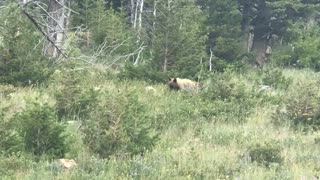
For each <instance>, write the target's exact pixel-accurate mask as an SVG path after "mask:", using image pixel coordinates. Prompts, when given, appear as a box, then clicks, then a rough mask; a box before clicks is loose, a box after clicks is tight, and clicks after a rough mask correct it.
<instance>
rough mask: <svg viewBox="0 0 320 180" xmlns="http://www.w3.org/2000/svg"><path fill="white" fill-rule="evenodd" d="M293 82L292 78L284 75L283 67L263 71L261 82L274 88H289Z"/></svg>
mask: <svg viewBox="0 0 320 180" xmlns="http://www.w3.org/2000/svg"><path fill="white" fill-rule="evenodd" d="M291 83H292V79H290V78H287V77H285V76H284V75H283V73H282V70H281V69H277V68H272V69H271V68H267V69H265V70H263V71H262V75H261V84H263V85H268V86H271V87H274V88H280V89H281V88H282V89H287V88H288V87H289V85H290V84H291Z"/></svg>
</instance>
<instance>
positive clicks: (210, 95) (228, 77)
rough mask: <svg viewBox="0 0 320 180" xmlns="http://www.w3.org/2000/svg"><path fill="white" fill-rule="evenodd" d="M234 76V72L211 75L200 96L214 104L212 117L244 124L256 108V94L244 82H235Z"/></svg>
mask: <svg viewBox="0 0 320 180" xmlns="http://www.w3.org/2000/svg"><path fill="white" fill-rule="evenodd" d="M232 76H233V74H232V72H229V71H227V72H225V73H222V74H220V73H215V74H212V75H210V76H209V78H208V80H207V82H205V83H204V85H203V86H204V87H203V90H202V91H201V92H200V96H201V98H202V99H203V100H204V101H206V102H207V103H210V104H214V105H213V106H211V107H212V108H213V109H212V110H211V115H215V116H218V117H219V118H220V119H224V120H225V121H237V122H244V121H245V119H246V117H247V115H248V114H249V113H250V111H251V109H252V108H253V107H255V104H256V100H255V94H254V93H253V91H252V88H251V87H250V86H249V87H248V86H247V85H246V84H245V83H244V82H242V81H238V80H237V81H236V80H233V79H232ZM204 109H206V108H205V107H204ZM207 110H208V109H207ZM213 112H214V113H213Z"/></svg>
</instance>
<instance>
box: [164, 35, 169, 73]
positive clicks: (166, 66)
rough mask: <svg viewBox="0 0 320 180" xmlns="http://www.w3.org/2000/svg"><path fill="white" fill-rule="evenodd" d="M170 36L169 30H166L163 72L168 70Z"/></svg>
mask: <svg viewBox="0 0 320 180" xmlns="http://www.w3.org/2000/svg"><path fill="white" fill-rule="evenodd" d="M168 36H169V32H166V39H165V41H166V42H165V44H166V45H165V50H164V62H163V72H166V71H167V70H168V52H169V50H168Z"/></svg>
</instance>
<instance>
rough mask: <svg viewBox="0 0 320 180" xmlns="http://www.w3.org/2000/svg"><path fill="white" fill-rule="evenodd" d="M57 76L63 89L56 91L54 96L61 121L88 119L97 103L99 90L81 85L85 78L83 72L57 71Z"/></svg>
mask: <svg viewBox="0 0 320 180" xmlns="http://www.w3.org/2000/svg"><path fill="white" fill-rule="evenodd" d="M57 76H58V77H57V80H58V81H59V83H61V84H60V86H61V89H60V90H59V91H55V93H54V96H55V98H56V109H57V113H58V116H59V119H61V118H63V117H65V118H71V119H73V118H75V117H78V118H86V117H87V115H88V114H89V112H90V111H91V110H92V109H93V108H94V106H95V105H96V103H97V98H98V95H99V90H98V89H94V88H92V87H87V86H85V85H81V84H80V81H81V79H82V78H85V72H82V70H75V69H66V70H62V71H57Z"/></svg>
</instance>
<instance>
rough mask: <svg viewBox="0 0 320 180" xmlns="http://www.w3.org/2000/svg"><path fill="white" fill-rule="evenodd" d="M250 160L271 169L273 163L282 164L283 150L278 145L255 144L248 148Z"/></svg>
mask: <svg viewBox="0 0 320 180" xmlns="http://www.w3.org/2000/svg"><path fill="white" fill-rule="evenodd" d="M248 154H249V158H250V159H251V161H252V162H257V163H258V164H260V165H264V166H266V167H270V165H271V164H273V163H278V164H281V163H282V162H283V158H282V156H281V148H280V147H279V146H278V145H277V144H276V143H263V144H260V143H259V144H255V145H253V146H251V147H249V148H248Z"/></svg>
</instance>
